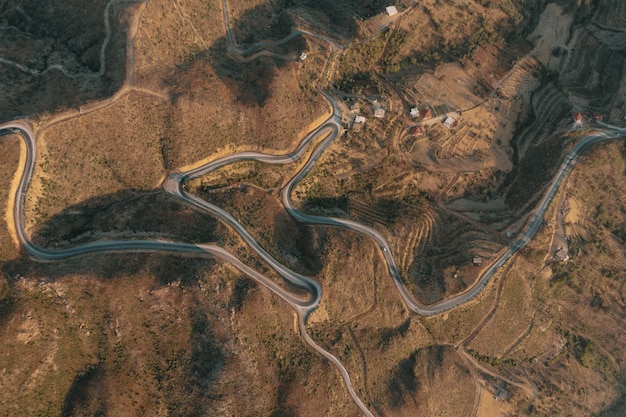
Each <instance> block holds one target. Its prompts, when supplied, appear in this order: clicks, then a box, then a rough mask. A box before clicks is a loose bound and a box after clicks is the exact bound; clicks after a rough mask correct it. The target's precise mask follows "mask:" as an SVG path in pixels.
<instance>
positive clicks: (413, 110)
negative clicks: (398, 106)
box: [409, 107, 420, 117]
mask: <svg viewBox="0 0 626 417" xmlns="http://www.w3.org/2000/svg"><path fill="white" fill-rule="evenodd" d="M419 114H420V112H419V110H418V109H417V107H412V108H411V111H410V112H409V115H410V116H411V117H417V116H419Z"/></svg>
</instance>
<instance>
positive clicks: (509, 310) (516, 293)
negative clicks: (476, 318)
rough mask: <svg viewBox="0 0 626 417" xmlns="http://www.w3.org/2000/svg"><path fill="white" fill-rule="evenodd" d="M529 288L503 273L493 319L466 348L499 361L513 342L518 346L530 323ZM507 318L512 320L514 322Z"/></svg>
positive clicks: (524, 280)
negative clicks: (504, 275)
mask: <svg viewBox="0 0 626 417" xmlns="http://www.w3.org/2000/svg"><path fill="white" fill-rule="evenodd" d="M530 299H531V293H530V287H529V284H528V282H527V280H526V279H524V278H523V277H522V276H519V275H514V274H511V273H509V274H507V276H506V280H505V282H504V283H503V288H502V295H501V297H500V300H499V303H498V306H497V309H496V312H495V314H494V316H493V317H492V318H491V320H489V322H487V324H486V325H485V326H484V327H483V328H482V329H481V331H480V333H479V335H478V336H477V337H476V338H474V339H473V340H472V341H471V343H470V344H469V345H468V348H469V349H472V350H475V351H480V352H481V353H483V354H486V355H488V356H492V357H497V358H502V357H503V356H504V354H505V353H506V352H507V350H509V349H510V348H511V346H512V345H514V344H515V343H519V339H520V337H523V336H524V335H525V334H526V333H527V330H528V328H529V326H530V325H531V323H532V310H531V309H530V306H529V300H530ZM511 317H515V318H516V319H515V320H514V321H512V320H511Z"/></svg>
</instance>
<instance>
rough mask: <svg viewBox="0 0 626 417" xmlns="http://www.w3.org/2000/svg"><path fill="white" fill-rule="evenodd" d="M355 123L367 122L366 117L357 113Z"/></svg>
mask: <svg viewBox="0 0 626 417" xmlns="http://www.w3.org/2000/svg"><path fill="white" fill-rule="evenodd" d="M354 123H365V117H363V116H359V115H357V116H356V117H355V118H354Z"/></svg>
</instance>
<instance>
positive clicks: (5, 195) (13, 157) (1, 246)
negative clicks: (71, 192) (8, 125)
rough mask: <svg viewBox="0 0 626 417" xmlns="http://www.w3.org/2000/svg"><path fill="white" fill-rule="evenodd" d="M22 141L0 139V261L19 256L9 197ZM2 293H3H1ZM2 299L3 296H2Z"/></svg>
mask: <svg viewBox="0 0 626 417" xmlns="http://www.w3.org/2000/svg"><path fill="white" fill-rule="evenodd" d="M20 140H21V138H20V137H18V136H16V135H9V136H2V137H0V184H1V186H0V201H2V202H5V206H4V207H3V215H2V221H1V222H0V236H2V239H0V260H2V261H6V260H9V259H12V258H14V257H15V256H16V255H17V248H16V246H15V242H14V241H13V238H12V234H11V233H9V231H10V230H11V229H13V228H14V226H13V198H11V197H10V196H9V193H10V191H11V187H12V185H13V183H14V180H13V179H14V178H15V175H16V172H17V171H18V169H19V167H18V162H19V159H20ZM0 292H1V291H0ZM0 298H1V296H0Z"/></svg>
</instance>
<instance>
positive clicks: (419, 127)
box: [410, 125, 424, 136]
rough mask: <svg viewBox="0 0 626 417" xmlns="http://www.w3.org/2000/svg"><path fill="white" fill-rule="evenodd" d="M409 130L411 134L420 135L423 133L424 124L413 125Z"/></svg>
mask: <svg viewBox="0 0 626 417" xmlns="http://www.w3.org/2000/svg"><path fill="white" fill-rule="evenodd" d="M410 132H411V134H412V135H413V136H422V135H423V134H424V126H422V125H417V126H413V127H412V128H411V130H410Z"/></svg>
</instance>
